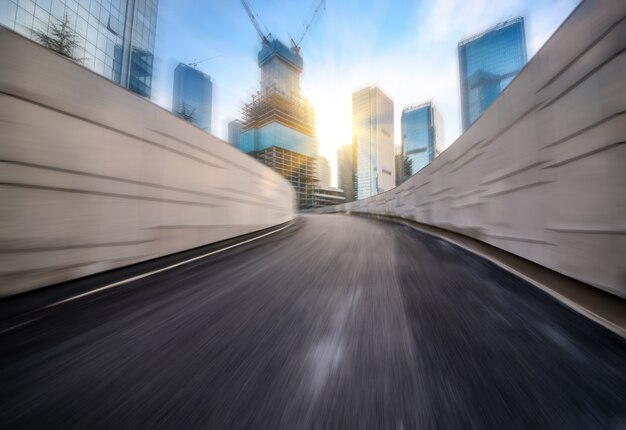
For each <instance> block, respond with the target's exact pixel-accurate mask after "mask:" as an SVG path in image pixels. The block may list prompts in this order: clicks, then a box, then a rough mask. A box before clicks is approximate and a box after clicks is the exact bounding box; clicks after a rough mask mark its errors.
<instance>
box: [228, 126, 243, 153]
mask: <svg viewBox="0 0 626 430" xmlns="http://www.w3.org/2000/svg"><path fill="white" fill-rule="evenodd" d="M242 125H243V124H242V122H241V120H238V119H234V120H232V121H231V122H229V123H228V143H230V144H231V145H233V146H234V147H235V148H239V137H240V136H241V127H242Z"/></svg>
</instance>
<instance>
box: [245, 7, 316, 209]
mask: <svg viewBox="0 0 626 430" xmlns="http://www.w3.org/2000/svg"><path fill="white" fill-rule="evenodd" d="M241 1H242V4H243V6H244V8H245V9H246V12H247V13H248V16H249V17H250V19H251V21H252V23H253V24H254V27H255V28H256V30H257V33H258V34H259V37H260V38H261V43H262V47H261V50H260V51H259V55H258V63H259V68H260V69H261V90H260V91H259V92H257V93H256V94H254V95H253V96H252V100H251V101H250V102H249V103H246V104H245V105H244V107H243V111H242V117H243V124H242V129H241V136H240V138H239V149H241V150H242V151H244V152H246V153H248V154H250V155H251V156H253V157H254V158H256V159H257V160H259V161H261V162H262V163H264V164H266V165H267V166H269V167H271V168H272V169H274V170H276V171H277V172H279V173H280V174H282V175H283V176H284V177H285V178H286V179H287V180H288V181H289V182H290V183H291V185H292V186H293V187H294V189H295V191H296V198H297V200H298V208H299V209H309V208H312V207H314V204H315V201H314V196H313V194H314V190H315V188H316V187H315V186H316V185H317V183H318V182H319V180H318V174H317V156H318V152H317V140H316V139H315V113H314V111H313V108H312V107H311V105H310V104H309V102H308V101H307V100H306V99H305V98H303V97H302V96H301V94H300V74H301V73H302V69H303V61H302V57H301V56H300V46H299V43H300V42H301V41H302V37H304V34H303V35H302V37H301V38H300V42H299V43H296V42H295V41H294V40H292V41H291V42H292V46H291V47H288V46H286V45H285V44H283V43H282V42H280V41H279V40H278V39H276V38H273V37H272V36H271V35H269V34H268V35H265V34H264V33H263V32H262V31H261V29H260V27H259V25H258V23H257V21H256V18H255V14H254V13H253V12H252V10H251V8H250V5H249V4H248V2H247V1H246V0H241ZM322 6H323V1H322V2H320V5H318V8H317V9H316V12H315V13H317V11H318V10H319V9H320V7H322ZM314 16H315V15H314ZM307 28H308V26H307ZM305 34H306V30H305Z"/></svg>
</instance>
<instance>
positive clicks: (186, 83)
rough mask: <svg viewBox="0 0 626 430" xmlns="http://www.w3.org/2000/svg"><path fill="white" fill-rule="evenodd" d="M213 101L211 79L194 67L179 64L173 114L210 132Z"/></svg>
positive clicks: (176, 70)
mask: <svg viewBox="0 0 626 430" xmlns="http://www.w3.org/2000/svg"><path fill="white" fill-rule="evenodd" d="M212 100H213V83H212V82H211V77H210V76H209V75H207V74H205V73H202V72H201V71H200V70H198V69H195V68H193V67H192V66H188V65H187V64H183V63H179V64H178V66H176V69H175V70H174V96H173V98H172V112H174V113H175V114H177V115H178V116H180V117H182V118H183V119H185V120H187V121H189V122H191V123H192V124H194V125H196V126H198V127H200V128H201V129H203V130H205V131H207V132H210V131H211V108H212Z"/></svg>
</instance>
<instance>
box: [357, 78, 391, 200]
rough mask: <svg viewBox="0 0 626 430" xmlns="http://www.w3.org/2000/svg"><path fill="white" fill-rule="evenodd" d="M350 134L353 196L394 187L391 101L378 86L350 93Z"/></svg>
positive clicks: (380, 191)
mask: <svg viewBox="0 0 626 430" xmlns="http://www.w3.org/2000/svg"><path fill="white" fill-rule="evenodd" d="M352 134H353V139H354V144H355V145H356V163H355V164H356V194H357V198H358V199H364V198H367V197H370V196H374V195H376V194H378V193H382V192H383V191H387V190H390V189H392V188H394V187H395V186H396V173H395V171H396V166H395V151H394V146H393V145H394V144H393V102H392V101H391V99H390V98H389V97H387V96H386V95H385V94H384V93H383V92H382V91H381V90H380V89H379V88H377V87H368V88H364V89H362V90H360V91H357V92H355V93H353V94H352Z"/></svg>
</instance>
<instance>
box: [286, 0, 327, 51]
mask: <svg viewBox="0 0 626 430" xmlns="http://www.w3.org/2000/svg"><path fill="white" fill-rule="evenodd" d="M322 8H324V9H325V8H326V0H320V2H319V3H318V4H317V7H316V8H315V10H314V11H313V15H312V16H311V19H310V20H309V23H308V24H307V25H306V26H305V27H304V31H303V32H302V36H300V39H298V41H297V42H296V41H294V40H293V39H291V48H292V49H293V50H294V52H295V53H296V54H299V53H300V46H302V40H303V39H304V36H306V34H307V32H308V31H309V28H310V27H311V24H313V21H314V20H315V18H316V17H317V14H318V13H319V11H320V9H322Z"/></svg>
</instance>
